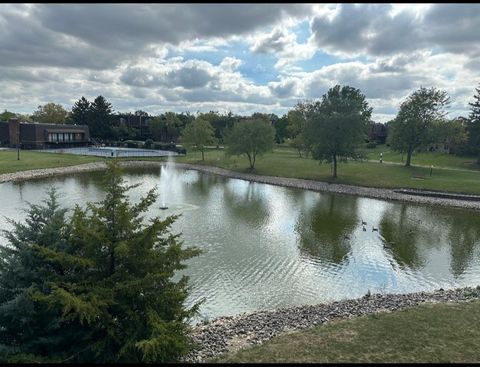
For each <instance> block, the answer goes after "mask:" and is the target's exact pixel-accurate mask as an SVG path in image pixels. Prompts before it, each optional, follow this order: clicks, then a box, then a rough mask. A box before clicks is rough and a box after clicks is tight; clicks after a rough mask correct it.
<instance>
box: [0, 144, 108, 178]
mask: <svg viewBox="0 0 480 367" xmlns="http://www.w3.org/2000/svg"><path fill="white" fill-rule="evenodd" d="M102 160H103V158H100V157H90V156H81V155H74V154H56V153H55V154H54V153H40V152H32V151H29V150H21V151H20V160H17V151H16V150H2V151H0V174H1V173H10V172H18V171H26V170H30V169H38V168H54V167H65V166H74V165H77V164H83V163H89V162H97V161H102Z"/></svg>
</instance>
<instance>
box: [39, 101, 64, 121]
mask: <svg viewBox="0 0 480 367" xmlns="http://www.w3.org/2000/svg"><path fill="white" fill-rule="evenodd" d="M67 116H68V112H67V110H65V109H64V108H63V107H62V105H59V104H56V103H47V104H44V105H42V106H38V108H37V110H36V111H35V112H34V113H33V116H32V117H33V119H34V121H37V122H41V123H44V124H64V123H65V121H66V120H67Z"/></svg>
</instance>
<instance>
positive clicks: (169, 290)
mask: <svg viewBox="0 0 480 367" xmlns="http://www.w3.org/2000/svg"><path fill="white" fill-rule="evenodd" d="M133 187H135V186H127V185H125V183H124V180H123V178H122V175H121V170H120V168H119V165H118V163H117V162H115V161H112V162H110V163H109V164H108V170H107V172H106V175H105V190H106V196H105V199H104V200H103V201H101V202H99V203H87V206H86V208H85V209H82V208H80V207H79V206H76V207H75V209H74V211H73V214H72V216H71V218H70V219H69V221H68V222H67V225H63V224H62V221H61V220H60V219H58V220H57V221H55V224H56V227H54V228H53V227H52V226H47V227H46V229H45V232H46V233H48V234H49V235H50V237H47V236H45V245H43V242H41V241H40V240H39V239H38V238H36V237H29V238H28V239H27V238H25V239H24V237H19V236H20V234H19V233H21V232H18V233H16V235H13V236H10V237H9V239H10V242H11V243H12V244H13V245H14V247H15V246H16V248H17V250H16V251H13V252H11V253H10V258H8V259H7V260H6V261H5V260H4V264H3V265H4V266H5V267H6V268H8V269H13V270H11V271H10V272H9V271H5V270H4V269H3V268H2V271H1V273H0V278H1V282H2V283H1V284H2V292H6V293H8V294H7V296H5V295H3V294H2V295H1V296H2V298H1V301H0V302H1V306H0V307H2V308H7V309H8V308H9V307H11V306H9V304H10V303H11V302H12V299H14V297H12V295H15V294H17V293H18V292H17V293H15V292H16V289H17V288H18V287H17V285H16V283H15V282H12V281H9V280H8V279H9V278H8V277H9V276H10V274H11V273H12V272H13V273H15V271H16V272H17V273H18V274H19V275H18V276H17V278H19V277H20V276H21V273H22V269H21V266H20V265H18V263H19V261H20V260H21V259H22V258H23V257H25V258H28V259H30V258H32V260H31V261H34V262H35V263H34V264H33V265H32V266H31V268H32V269H35V270H33V272H34V273H32V274H31V276H30V279H33V280H34V281H36V282H37V283H39V284H38V286H35V287H33V288H32V289H30V288H28V289H26V290H25V291H23V293H22V294H23V297H25V298H27V299H28V300H29V302H30V303H32V304H34V305H35V306H36V307H37V308H38V309H39V310H40V311H41V312H43V313H46V312H47V311H48V312H51V314H48V316H49V317H50V319H46V320H45V321H40V320H37V318H38V317H40V316H41V315H40V314H38V313H37V314H33V315H32V316H31V317H30V319H31V320H33V325H36V324H35V323H39V324H41V323H42V322H43V323H44V322H47V321H48V320H50V321H49V323H50V324H52V325H53V326H52V330H53V331H54V332H50V331H49V330H45V331H43V330H41V327H40V326H39V327H37V328H36V329H35V330H33V331H32V332H31V334H32V335H31V338H30V339H29V341H30V343H34V340H35V338H37V340H39V341H40V342H41V343H43V344H42V346H43V347H46V348H44V349H42V348H39V347H36V348H32V347H29V344H27V343H25V342H23V341H22V340H23V339H22V338H24V337H23V332H22V331H21V330H18V328H17V330H14V325H12V324H14V322H12V321H8V317H10V318H12V319H13V320H15V319H18V318H20V317H22V316H25V314H26V312H23V314H22V315H16V311H15V309H14V308H11V315H10V316H8V315H6V316H5V317H3V316H2V318H1V319H0V322H1V323H0V330H2V331H3V330H5V328H7V329H8V330H10V331H9V334H8V335H6V337H5V338H4V337H3V334H0V335H2V344H4V345H5V347H4V349H5V354H7V353H9V354H8V356H9V358H10V359H9V360H15V356H16V358H17V360H18V359H19V360H21V361H36V362H37V361H44V360H46V359H48V360H49V361H61V362H100V363H102V362H110V363H116V362H170V361H175V360H177V359H178V358H179V357H180V356H181V355H183V354H185V353H187V352H188V350H189V348H190V346H191V345H190V339H189V337H188V333H189V325H188V320H189V319H190V318H191V317H192V316H193V315H194V314H195V313H196V312H197V310H198V307H199V304H198V303H197V304H195V305H194V306H193V307H191V308H189V309H188V308H186V307H185V306H184V303H185V300H186V298H187V296H188V278H187V277H186V276H182V277H180V279H179V280H178V281H176V282H175V281H173V276H174V275H175V274H176V272H177V271H178V270H181V269H184V268H185V264H184V260H187V259H189V258H191V257H192V256H195V255H197V254H198V253H199V251H198V249H195V248H183V246H182V243H181V242H180V241H179V239H178V237H179V235H174V234H171V233H170V227H171V225H172V224H173V223H174V221H175V219H176V218H177V217H176V216H170V217H168V218H167V219H165V220H161V219H160V218H153V219H150V220H149V221H146V219H145V218H144V216H143V215H144V214H145V213H146V211H147V210H148V209H149V207H150V206H151V205H152V204H153V203H154V202H155V200H156V198H157V194H156V192H155V190H151V191H149V192H148V193H147V195H146V196H145V197H144V198H142V199H141V200H140V202H139V203H137V204H131V203H130V202H129V199H128V197H127V193H128V191H129V190H130V189H132V188H133ZM52 200H53V199H52ZM55 203H56V202H55ZM55 205H56V204H55ZM57 210H58V209H57ZM62 213H63V214H64V212H63V211H62ZM63 214H62V215H63ZM59 215H60V214H58V215H57V216H59ZM30 226H31V228H30V230H31V231H32V233H33V232H37V228H36V225H35V220H32V221H31V224H30ZM19 228H23V227H19ZM53 229H54V231H53ZM42 238H43V237H42ZM47 239H48V241H47ZM6 248H7V247H6V246H5V247H4V248H3V250H4V251H5V252H6V253H8V250H6ZM20 254H21V255H20ZM37 263H38V264H37ZM5 264H7V265H5ZM29 266H30V264H29ZM8 269H7V270H8ZM38 269H40V270H38ZM14 270H15V271H14ZM27 283H28V281H26V282H25V287H26V284H27ZM17 298H18V296H17ZM17 302H19V301H17ZM31 308H33V306H32V307H31ZM42 315H43V314H42ZM55 327H56V328H55ZM25 328H26V325H25V326H24V329H25ZM57 331H58V332H57ZM9 337H10V339H8V338H9ZM17 339H18V340H20V342H18V341H17ZM52 339H53V340H54V341H55V343H56V344H53V345H52V348H49V347H48V346H49V343H50V341H51V340H52ZM60 346H61V348H60ZM9 348H10V349H9ZM12 356H13V358H12Z"/></svg>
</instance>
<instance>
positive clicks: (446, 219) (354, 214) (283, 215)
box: [0, 168, 480, 319]
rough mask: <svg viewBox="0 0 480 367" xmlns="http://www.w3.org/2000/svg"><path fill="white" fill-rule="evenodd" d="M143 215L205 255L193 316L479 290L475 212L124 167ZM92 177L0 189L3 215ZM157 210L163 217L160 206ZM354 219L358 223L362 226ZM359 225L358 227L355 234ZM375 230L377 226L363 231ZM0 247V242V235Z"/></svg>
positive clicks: (93, 181)
mask: <svg viewBox="0 0 480 367" xmlns="http://www.w3.org/2000/svg"><path fill="white" fill-rule="evenodd" d="M125 178H126V180H127V182H128V183H129V184H133V183H141V186H140V187H138V188H136V189H134V190H132V192H131V199H132V201H134V202H135V201H136V200H138V199H139V198H140V196H141V195H144V194H145V193H146V191H147V190H149V189H151V188H152V187H157V188H158V193H159V194H160V197H159V199H158V200H157V203H155V205H154V206H153V207H152V208H151V210H150V212H149V216H161V217H165V216H167V215H170V214H182V215H181V216H180V218H179V219H178V220H177V221H176V223H175V225H174V227H173V230H174V231H175V232H181V233H182V235H181V239H182V240H183V241H184V243H185V244H187V245H189V246H191V245H195V246H198V247H200V248H202V249H203V250H204V251H203V253H202V254H201V255H200V256H198V257H196V258H194V259H191V260H189V262H188V268H187V270H186V271H185V273H186V274H188V275H190V284H191V286H192V291H191V297H190V298H189V300H188V302H189V303H190V304H191V303H192V302H195V301H197V300H199V299H202V298H205V302H204V304H203V305H202V307H201V310H200V311H201V314H200V315H199V319H204V318H209V319H211V318H213V317H217V316H223V315H234V314H239V313H243V312H252V311H256V310H263V309H274V308H278V307H284V306H296V305H303V304H316V303H322V302H328V301H333V300H340V299H345V298H355V297H361V296H363V295H365V294H366V293H367V292H368V291H370V292H372V293H376V292H380V293H406V292H412V291H420V290H433V289H438V288H441V287H443V288H451V287H456V286H476V285H478V284H480V256H479V255H480V213H479V212H476V211H472V210H463V209H453V208H442V207H435V206H423V205H414V204H411V203H408V204H407V203H400V202H391V201H383V200H375V199H368V198H361V197H355V196H347V195H338V194H331V193H318V192H313V191H305V190H297V189H290V188H283V187H279V186H272V185H265V184H260V183H252V182H248V181H243V180H237V179H229V178H223V177H220V176H215V175H210V174H202V173H200V172H197V171H193V170H175V169H173V168H168V169H167V170H163V171H162V170H161V169H160V168H148V169H146V168H142V169H133V170H132V169H130V170H128V171H126V176H125ZM100 180H101V173H100V172H94V173H82V174H75V175H70V176H58V177H52V178H46V179H37V180H31V181H27V182H23V183H3V184H0V202H1V204H0V205H1V206H0V216H1V217H0V228H2V229H8V228H10V227H9V224H8V223H7V221H6V220H5V218H4V217H8V218H13V219H15V220H22V219H23V218H24V212H23V211H22V210H23V209H25V208H27V207H28V205H27V202H31V203H39V202H40V201H41V200H42V199H43V198H45V190H46V189H47V187H49V186H51V185H53V186H56V187H57V188H58V189H59V191H60V193H61V194H62V199H61V201H62V202H63V204H64V205H65V206H66V207H69V208H71V207H73V206H74V205H75V204H79V205H81V206H84V205H85V203H86V202H87V201H99V200H101V199H102V198H103V191H102V189H101V186H100ZM162 205H166V206H168V207H169V209H168V210H161V209H160V207H161V206H162ZM362 221H364V222H366V223H367V224H366V225H365V226H363V225H362ZM364 228H365V230H364ZM372 228H376V229H378V231H374V230H372ZM0 241H2V242H4V241H5V240H4V239H3V238H0Z"/></svg>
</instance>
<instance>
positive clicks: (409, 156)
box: [405, 148, 413, 167]
mask: <svg viewBox="0 0 480 367" xmlns="http://www.w3.org/2000/svg"><path fill="white" fill-rule="evenodd" d="M412 153H413V149H412V148H408V151H407V163H405V167H410V162H411V161H412Z"/></svg>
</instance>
